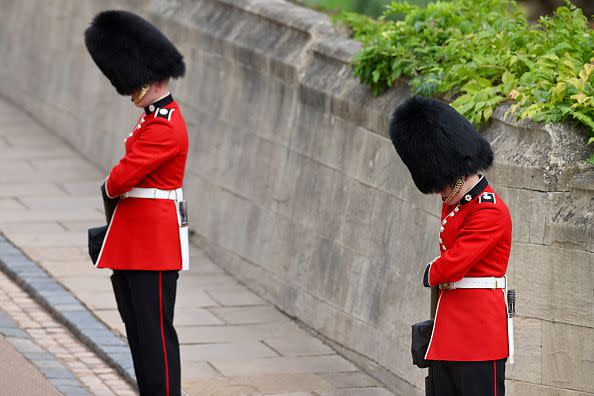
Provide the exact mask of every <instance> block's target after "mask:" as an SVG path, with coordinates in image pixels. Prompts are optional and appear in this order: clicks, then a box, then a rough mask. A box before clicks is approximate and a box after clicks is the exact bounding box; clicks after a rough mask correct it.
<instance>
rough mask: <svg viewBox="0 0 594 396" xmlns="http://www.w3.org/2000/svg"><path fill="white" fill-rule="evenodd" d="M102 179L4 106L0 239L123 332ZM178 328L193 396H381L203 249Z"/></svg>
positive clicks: (184, 294) (0, 106)
mask: <svg viewBox="0 0 594 396" xmlns="http://www.w3.org/2000/svg"><path fill="white" fill-rule="evenodd" d="M104 177H105V175H104V173H103V172H101V171H99V170H98V169H97V168H96V167H94V166H93V165H91V164H90V163H89V162H87V161H86V160H85V159H84V158H82V157H81V156H80V155H78V154H77V153H76V152H74V151H73V150H72V149H71V148H70V147H69V146H68V145H67V144H65V143H64V142H63V141H62V140H61V139H59V138H58V137H56V136H55V135H53V134H51V133H50V132H48V131H47V130H45V129H44V128H42V127H41V126H39V125H38V124H36V123H35V122H34V121H33V120H32V119H31V118H30V117H28V116H27V115H26V114H24V113H23V112H21V111H20V110H18V109H16V108H14V107H13V106H11V105H10V104H8V103H5V102H2V101H1V100H0V232H2V233H4V235H5V236H6V238H8V239H9V240H11V241H12V242H13V243H14V244H16V245H17V246H19V248H21V249H22V250H23V251H24V252H25V253H26V254H27V255H28V256H29V257H31V258H32V259H33V260H34V261H36V262H38V263H39V264H40V265H41V266H42V267H44V268H45V269H46V270H47V271H48V272H50V273H51V274H52V275H53V276H54V277H55V278H56V279H58V280H59V281H60V282H61V283H62V284H63V285H64V286H65V287H67V288H68V289H70V290H71V291H72V292H73V293H74V294H75V295H76V296H77V297H78V298H79V299H80V300H81V301H82V302H83V303H85V304H86V305H87V307H89V308H90V309H91V310H92V311H93V313H95V314H96V315H97V316H98V317H99V318H101V319H102V320H103V321H104V322H105V323H106V324H107V325H108V326H110V327H111V328H112V329H114V330H115V331H119V332H120V333H122V334H125V333H124V329H123V324H122V323H121V320H120V318H119V315H118V313H117V310H116V304H115V300H114V297H113V294H112V292H111V284H110V282H109V279H108V277H109V275H110V272H111V271H105V270H104V271H97V270H95V269H94V268H93V267H92V266H91V264H90V260H89V258H88V256H87V252H86V243H87V241H86V231H87V228H89V227H90V226H95V225H100V224H101V223H102V222H104V220H103V219H104V215H103V209H102V207H103V206H102V203H101V198H100V194H99V191H98V185H99V182H100V180H102V179H103V178H104ZM175 323H176V327H177V330H178V334H179V337H180V342H181V344H182V351H181V352H182V377H183V378H182V379H183V387H184V390H185V391H186V392H187V393H188V394H189V395H200V396H203V395H230V396H231V395H291V396H307V395H319V396H331V395H332V396H334V395H336V396H339V395H345V396H347V395H353V396H355V395H356V396H375V395H378V396H383V395H390V394H391V393H390V392H388V391H386V390H385V389H384V388H382V387H379V386H378V385H377V384H376V382H375V381H374V380H373V379H371V378H370V377H368V376H366V375H364V374H362V373H361V372H360V371H359V370H358V369H357V367H355V366H354V365H353V364H351V363H350V362H348V361H347V360H345V359H343V358H342V357H341V356H339V355H337V354H336V353H335V352H334V351H333V350H332V349H330V348H329V347H328V346H326V345H325V344H324V343H322V342H321V341H320V340H318V339H316V338H314V337H312V336H311V335H310V334H309V333H307V332H306V331H304V330H303V329H301V328H300V327H299V326H298V325H297V324H295V323H294V322H293V321H291V319H290V318H288V317H286V316H285V315H283V314H282V313H281V312H279V311H278V310H277V309H275V308H274V307H273V306H272V305H270V304H268V303H266V302H265V301H263V300H262V299H260V298H259V297H258V296H256V295H255V294H253V293H251V292H250V291H249V290H248V289H246V288H245V287H244V286H242V285H240V284H238V283H237V282H236V281H235V280H234V279H233V278H232V277H230V276H228V275H227V274H225V273H224V272H223V271H222V270H221V269H220V268H219V267H218V266H216V265H215V264H214V263H213V262H212V261H211V260H210V259H209V258H208V257H206V256H205V255H204V253H203V252H202V251H200V250H199V249H197V248H195V247H192V249H191V270H190V271H188V272H185V273H183V274H182V275H181V277H180V284H179V287H178V299H177V305H176V315H175Z"/></svg>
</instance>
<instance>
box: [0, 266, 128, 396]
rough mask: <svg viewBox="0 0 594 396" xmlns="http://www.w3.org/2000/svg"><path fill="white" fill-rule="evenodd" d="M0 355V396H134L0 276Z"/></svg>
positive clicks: (90, 353)
mask: <svg viewBox="0 0 594 396" xmlns="http://www.w3.org/2000/svg"><path fill="white" fill-rule="evenodd" d="M0 356H2V359H0V394H2V395H27V396H35V395H39V396H42V395H43V396H45V395H48V396H53V395H60V394H65V395H67V396H89V395H100V396H132V395H134V394H135V392H134V390H133V389H132V387H131V386H130V385H129V384H128V383H127V382H125V381H124V380H123V379H121V378H120V377H119V376H118V375H117V374H116V372H115V371H114V370H113V369H112V368H111V367H109V366H107V365H106V364H105V363H104V362H103V361H102V360H101V359H100V358H99V357H97V355H95V353H93V352H92V351H90V350H89V349H88V348H87V347H86V346H85V345H83V344H82V343H81V342H80V341H78V340H77V339H76V338H75V336H74V335H73V334H72V333H70V331H69V330H68V329H66V328H64V326H62V325H61V324H59V323H58V322H57V321H56V320H55V319H54V318H53V317H51V316H50V315H49V314H48V313H47V312H46V311H45V310H44V309H43V308H42V307H41V306H40V305H39V304H37V303H36V302H35V301H33V300H32V299H31V297H29V295H28V294H27V293H26V292H25V291H24V290H22V289H21V288H20V287H19V286H18V285H16V284H15V283H14V282H12V281H11V280H10V279H8V278H7V277H6V276H5V275H4V274H2V273H0ZM56 388H58V389H56Z"/></svg>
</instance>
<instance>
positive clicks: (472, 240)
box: [423, 205, 505, 286]
mask: <svg viewBox="0 0 594 396" xmlns="http://www.w3.org/2000/svg"><path fill="white" fill-rule="evenodd" d="M504 232H505V221H504V217H502V216H501V213H500V211H499V209H498V208H497V207H496V206H494V205H489V206H485V207H482V208H480V209H477V210H476V211H475V212H474V213H472V214H471V215H470V218H469V219H468V221H467V223H466V225H464V227H463V228H462V229H461V231H460V234H459V236H458V239H456V242H455V243H454V245H453V246H452V247H451V248H449V249H448V250H446V251H445V252H443V253H442V254H441V256H440V257H438V258H437V259H436V260H435V261H434V262H433V263H431V264H429V265H428V266H427V269H426V270H425V275H426V282H425V279H424V282H423V283H424V284H425V285H426V286H436V285H439V284H441V283H447V282H457V281H459V280H460V279H462V278H463V277H464V276H465V275H466V273H467V272H468V271H469V270H470V269H471V268H472V267H473V266H474V265H475V264H476V263H477V262H478V261H480V260H481V259H482V258H483V257H484V256H485V255H486V254H487V253H488V252H489V251H490V250H491V249H492V248H493V247H494V246H495V244H497V242H498V241H500V240H501V238H502V236H503V234H504Z"/></svg>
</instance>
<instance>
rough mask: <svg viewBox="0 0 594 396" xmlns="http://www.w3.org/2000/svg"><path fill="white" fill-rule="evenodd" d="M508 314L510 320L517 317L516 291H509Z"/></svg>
mask: <svg viewBox="0 0 594 396" xmlns="http://www.w3.org/2000/svg"><path fill="white" fill-rule="evenodd" d="M507 313H508V315H509V317H510V318H513V317H514V316H516V291H515V290H514V289H511V290H508V291H507Z"/></svg>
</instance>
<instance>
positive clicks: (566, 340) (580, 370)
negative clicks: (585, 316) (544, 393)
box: [542, 321, 594, 393]
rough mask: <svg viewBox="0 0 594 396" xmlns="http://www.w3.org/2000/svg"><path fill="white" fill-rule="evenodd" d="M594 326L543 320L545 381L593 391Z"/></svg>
mask: <svg viewBox="0 0 594 396" xmlns="http://www.w3.org/2000/svg"><path fill="white" fill-rule="evenodd" d="M593 339H594V329H592V328H591V327H582V326H572V325H567V324H564V323H555V322H548V321H543V322H542V383H543V384H544V385H548V386H552V387H555V388H566V389H574V390H579V391H583V392H590V393H593V392H594V377H593V376H592V373H593V372H594V359H593V358H592V357H593V356H594V344H593V343H592V340H593Z"/></svg>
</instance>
